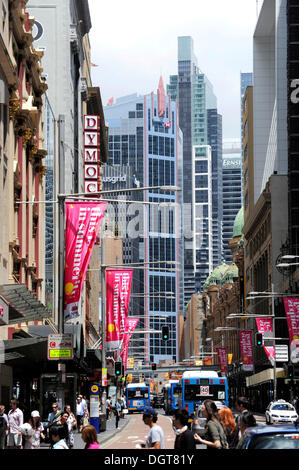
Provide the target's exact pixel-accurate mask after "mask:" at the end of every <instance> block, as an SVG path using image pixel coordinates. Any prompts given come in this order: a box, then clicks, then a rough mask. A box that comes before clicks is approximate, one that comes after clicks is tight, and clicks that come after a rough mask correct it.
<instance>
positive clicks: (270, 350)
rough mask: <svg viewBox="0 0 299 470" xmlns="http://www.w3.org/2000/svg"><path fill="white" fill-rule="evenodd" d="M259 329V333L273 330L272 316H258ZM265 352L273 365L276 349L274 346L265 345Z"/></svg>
mask: <svg viewBox="0 0 299 470" xmlns="http://www.w3.org/2000/svg"><path fill="white" fill-rule="evenodd" d="M256 325H257V331H258V332H259V333H265V332H266V331H271V332H272V331H273V326H272V318H271V317H268V318H256ZM263 348H264V350H265V353H266V354H267V357H268V359H269V361H270V362H271V364H272V365H274V360H275V357H274V356H275V349H274V346H264V345H263Z"/></svg>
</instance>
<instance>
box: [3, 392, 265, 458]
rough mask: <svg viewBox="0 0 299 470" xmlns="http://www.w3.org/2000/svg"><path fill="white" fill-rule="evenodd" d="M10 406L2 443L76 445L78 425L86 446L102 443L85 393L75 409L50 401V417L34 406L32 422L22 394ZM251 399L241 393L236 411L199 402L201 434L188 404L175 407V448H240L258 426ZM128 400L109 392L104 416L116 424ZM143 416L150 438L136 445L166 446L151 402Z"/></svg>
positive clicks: (33, 446) (13, 445) (27, 446)
mask: <svg viewBox="0 0 299 470" xmlns="http://www.w3.org/2000/svg"><path fill="white" fill-rule="evenodd" d="M10 406H11V409H10V411H9V412H8V414H6V413H5V407H4V405H0V449H5V448H6V447H7V448H8V449H12V448H18V449H21V448H24V449H39V448H40V443H41V440H44V441H46V442H48V443H49V445H50V447H51V448H52V449H72V448H73V447H74V431H75V430H76V429H77V432H78V433H81V438H82V440H83V442H84V443H85V447H84V448H85V449H99V448H100V446H99V442H98V439H97V433H96V429H95V428H94V426H91V425H90V424H89V420H88V406H87V403H86V400H85V399H84V398H83V397H82V395H78V397H77V403H76V414H75V413H74V412H73V411H72V409H71V406H70V405H69V404H67V405H66V406H65V408H64V409H63V410H61V409H59V406H58V403H57V402H54V403H52V411H51V412H50V413H49V415H48V419H47V420H46V421H44V422H42V421H41V417H40V414H39V411H37V410H34V411H32V412H31V417H30V419H29V420H28V422H24V416H23V412H22V411H21V409H20V408H19V404H18V400H15V399H13V400H11V402H10ZM248 408H249V402H248V400H247V399H246V398H245V397H238V398H237V400H236V402H235V409H236V411H237V412H238V414H237V415H236V416H234V414H233V412H232V411H231V409H230V408H228V407H226V406H225V407H222V408H221V409H220V410H218V409H217V406H216V404H215V403H214V401H212V400H209V399H207V400H205V401H204V402H203V403H202V406H201V414H202V417H203V418H205V419H206V425H205V428H204V431H203V432H202V433H201V435H199V434H197V433H196V432H195V433H193V432H192V431H191V430H190V429H189V426H188V424H189V423H188V421H189V413H188V411H187V410H185V409H177V410H174V411H173V415H172V427H173V431H174V433H175V441H174V449H177V450H180V449H182V450H195V449H196V445H197V444H203V445H205V446H206V447H207V449H236V448H238V447H240V445H241V443H242V436H243V435H244V432H245V430H246V429H247V428H248V427H252V426H256V425H257V423H256V420H255V417H254V415H253V414H252V413H251V412H250V411H248ZM125 410H126V402H125V399H124V397H118V398H117V400H116V403H115V406H114V407H113V406H112V400H111V397H108V398H107V400H106V417H107V419H111V412H112V411H114V413H115V425H116V428H117V427H118V423H119V420H120V418H124V417H125ZM142 419H143V422H144V424H145V425H146V426H148V427H149V433H148V435H147V438H146V441H145V442H144V443H143V444H139V445H138V447H144V448H147V449H164V448H165V445H164V433H163V429H162V428H161V426H159V424H158V423H157V421H158V413H157V411H156V410H155V409H154V408H152V407H151V406H147V407H145V409H144V411H143V416H142Z"/></svg>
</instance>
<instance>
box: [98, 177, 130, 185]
mask: <svg viewBox="0 0 299 470" xmlns="http://www.w3.org/2000/svg"><path fill="white" fill-rule="evenodd" d="M126 181H127V175H123V176H104V177H103V183H112V184H115V183H117V182H120V183H122V182H123V183H124V182H126Z"/></svg>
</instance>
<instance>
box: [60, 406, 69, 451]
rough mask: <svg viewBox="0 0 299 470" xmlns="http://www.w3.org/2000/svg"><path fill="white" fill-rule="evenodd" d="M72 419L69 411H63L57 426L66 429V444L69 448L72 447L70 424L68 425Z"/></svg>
mask: <svg viewBox="0 0 299 470" xmlns="http://www.w3.org/2000/svg"><path fill="white" fill-rule="evenodd" d="M69 417H70V414H69V412H68V411H63V412H62V413H61V415H60V416H59V419H58V421H57V424H59V425H61V426H63V427H64V434H65V437H64V439H65V442H66V443H67V445H68V447H70V433H69V424H68V419H69Z"/></svg>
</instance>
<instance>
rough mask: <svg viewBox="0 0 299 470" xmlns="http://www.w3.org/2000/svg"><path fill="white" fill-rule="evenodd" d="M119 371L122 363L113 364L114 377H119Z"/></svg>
mask: <svg viewBox="0 0 299 470" xmlns="http://www.w3.org/2000/svg"><path fill="white" fill-rule="evenodd" d="M121 369H122V363H121V362H115V363H114V372H115V375H116V377H120V376H121Z"/></svg>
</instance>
